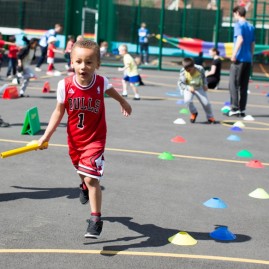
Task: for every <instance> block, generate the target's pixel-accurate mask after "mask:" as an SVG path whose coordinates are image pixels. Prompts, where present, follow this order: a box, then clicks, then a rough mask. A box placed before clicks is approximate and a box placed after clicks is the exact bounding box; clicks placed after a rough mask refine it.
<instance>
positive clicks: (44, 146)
mask: <svg viewBox="0 0 269 269" xmlns="http://www.w3.org/2000/svg"><path fill="white" fill-rule="evenodd" d="M45 142H49V141H48V140H46V139H44V138H43V136H42V137H41V138H40V139H39V140H38V146H39V149H41V150H42V149H47V148H48V146H47V145H43V143H45Z"/></svg>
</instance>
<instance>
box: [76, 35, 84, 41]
mask: <svg viewBox="0 0 269 269" xmlns="http://www.w3.org/2000/svg"><path fill="white" fill-rule="evenodd" d="M83 40H84V37H83V35H78V36H77V38H76V41H83Z"/></svg>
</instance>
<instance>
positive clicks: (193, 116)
mask: <svg viewBox="0 0 269 269" xmlns="http://www.w3.org/2000/svg"><path fill="white" fill-rule="evenodd" d="M197 116H198V112H196V113H191V118H190V122H191V123H195V121H196V118H197Z"/></svg>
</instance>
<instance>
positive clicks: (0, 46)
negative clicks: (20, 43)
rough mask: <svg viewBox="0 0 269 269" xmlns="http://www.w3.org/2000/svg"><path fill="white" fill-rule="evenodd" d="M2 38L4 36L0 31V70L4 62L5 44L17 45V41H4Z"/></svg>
mask: <svg viewBox="0 0 269 269" xmlns="http://www.w3.org/2000/svg"><path fill="white" fill-rule="evenodd" d="M2 38H3V36H2V33H1V32H0V71H1V67H2V62H3V56H4V53H5V48H4V46H5V45H9V46H14V45H16V44H15V43H11V42H7V41H4V40H3V39H2Z"/></svg>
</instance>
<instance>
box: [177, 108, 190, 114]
mask: <svg viewBox="0 0 269 269" xmlns="http://www.w3.org/2000/svg"><path fill="white" fill-rule="evenodd" d="M179 113H180V114H186V115H188V114H189V113H190V112H189V110H188V109H187V108H182V109H180V111H179Z"/></svg>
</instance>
